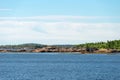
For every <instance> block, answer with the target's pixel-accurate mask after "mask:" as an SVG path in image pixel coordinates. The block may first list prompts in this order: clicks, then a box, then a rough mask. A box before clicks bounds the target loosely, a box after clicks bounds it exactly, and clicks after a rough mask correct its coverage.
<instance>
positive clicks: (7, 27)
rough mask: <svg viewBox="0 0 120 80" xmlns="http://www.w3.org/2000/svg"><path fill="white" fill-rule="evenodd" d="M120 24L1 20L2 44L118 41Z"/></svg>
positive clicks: (0, 35)
mask: <svg viewBox="0 0 120 80" xmlns="http://www.w3.org/2000/svg"><path fill="white" fill-rule="evenodd" d="M119 32H120V23H81V22H69V21H62V22H61V21H60V22H56V21H53V22H50V21H29V20H28V21H24V20H21V21H19V20H9V19H6V20H1V21H0V37H1V39H0V41H1V42H3V41H4V42H6V43H9V42H16V43H24V42H40V43H41V42H42V43H49V44H59V43H66V44H68V43H69V44H72V43H73V44H74V43H81V41H84V42H89V41H106V40H112V39H118V38H119V35H120V33H119Z"/></svg>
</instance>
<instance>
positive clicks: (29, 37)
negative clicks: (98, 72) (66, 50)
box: [0, 0, 120, 45]
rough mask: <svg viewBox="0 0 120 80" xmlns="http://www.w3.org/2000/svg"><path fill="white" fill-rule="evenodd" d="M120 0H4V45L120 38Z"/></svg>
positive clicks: (0, 1) (0, 34)
mask: <svg viewBox="0 0 120 80" xmlns="http://www.w3.org/2000/svg"><path fill="white" fill-rule="evenodd" d="M119 4H120V0H0V45H7V44H23V43H39V44H50V45H53V44H81V43H88V42H99V41H107V40H115V39H120V5H119Z"/></svg>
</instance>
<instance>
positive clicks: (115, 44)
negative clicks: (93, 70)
mask: <svg viewBox="0 0 120 80" xmlns="http://www.w3.org/2000/svg"><path fill="white" fill-rule="evenodd" d="M0 52H1V53H5V52H31V53H32V52H34V53H43V52H77V53H82V54H86V53H120V40H111V41H107V42H94V43H85V44H77V45H43V44H35V43H27V44H20V45H1V46H0Z"/></svg>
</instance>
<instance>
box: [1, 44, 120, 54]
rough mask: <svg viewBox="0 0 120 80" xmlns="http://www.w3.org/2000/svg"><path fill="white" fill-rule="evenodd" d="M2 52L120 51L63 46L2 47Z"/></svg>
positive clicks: (83, 52)
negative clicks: (33, 47) (34, 47)
mask: <svg viewBox="0 0 120 80" xmlns="http://www.w3.org/2000/svg"><path fill="white" fill-rule="evenodd" d="M0 52H1V53H6V52H32V53H43V52H77V53H82V54H86V53H120V50H117V49H91V48H87V49H86V48H82V49H81V48H62V47H51V46H49V47H42V48H36V49H1V50H0Z"/></svg>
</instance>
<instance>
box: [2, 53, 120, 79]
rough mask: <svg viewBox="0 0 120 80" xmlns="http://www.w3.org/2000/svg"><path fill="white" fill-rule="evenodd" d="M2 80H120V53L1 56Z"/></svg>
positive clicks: (6, 54) (18, 54)
mask: <svg viewBox="0 0 120 80" xmlns="http://www.w3.org/2000/svg"><path fill="white" fill-rule="evenodd" d="M0 80H120V54H110V55H107V54H74V53H71V54H68V53H66V54H64V53H0Z"/></svg>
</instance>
